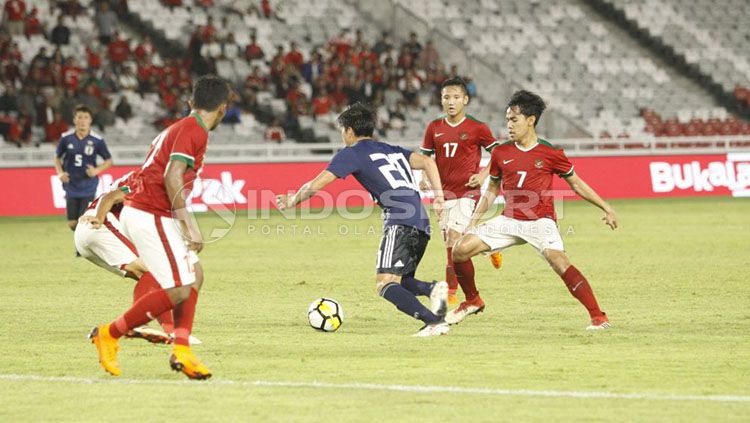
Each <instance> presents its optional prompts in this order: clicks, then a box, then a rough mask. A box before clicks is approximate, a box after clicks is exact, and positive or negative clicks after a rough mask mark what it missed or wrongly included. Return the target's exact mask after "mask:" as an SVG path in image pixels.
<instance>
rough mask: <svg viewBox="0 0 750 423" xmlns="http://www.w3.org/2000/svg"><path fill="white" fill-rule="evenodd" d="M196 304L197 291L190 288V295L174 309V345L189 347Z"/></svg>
mask: <svg viewBox="0 0 750 423" xmlns="http://www.w3.org/2000/svg"><path fill="white" fill-rule="evenodd" d="M196 304H198V291H196V290H195V289H193V288H190V295H189V296H188V298H187V299H185V301H183V302H181V303H179V304H177V306H175V308H174V343H175V345H186V346H189V345H190V333H191V332H192V331H193V320H194V319H195V306H196Z"/></svg>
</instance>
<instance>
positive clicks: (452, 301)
mask: <svg viewBox="0 0 750 423" xmlns="http://www.w3.org/2000/svg"><path fill="white" fill-rule="evenodd" d="M456 304H458V295H456V290H455V289H448V305H456Z"/></svg>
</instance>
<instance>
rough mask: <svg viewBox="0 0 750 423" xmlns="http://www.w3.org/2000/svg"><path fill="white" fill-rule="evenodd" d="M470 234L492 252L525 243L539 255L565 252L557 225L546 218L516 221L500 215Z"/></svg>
mask: <svg viewBox="0 0 750 423" xmlns="http://www.w3.org/2000/svg"><path fill="white" fill-rule="evenodd" d="M471 233H473V234H475V235H477V236H478V237H479V239H481V240H482V241H483V242H484V243H485V244H487V245H489V246H490V249H491V250H492V252H495V251H502V250H504V249H506V248H508V247H511V246H513V245H520V244H525V243H527V242H528V243H529V244H530V245H531V246H532V247H534V248H535V249H536V250H537V251H538V252H539V253H540V254H541V253H542V252H543V251H544V250H546V249H550V250H560V251H564V250H565V247H564V246H563V241H562V237H561V236H560V230H559V229H557V224H556V223H555V221H554V220H552V219H548V218H543V219H537V220H517V219H511V218H509V217H506V216H502V215H500V216H497V217H495V218H493V219H491V220H488V221H487V222H485V223H483V224H481V225H479V226H477V227H476V228H474V229H473V230H472V231H471Z"/></svg>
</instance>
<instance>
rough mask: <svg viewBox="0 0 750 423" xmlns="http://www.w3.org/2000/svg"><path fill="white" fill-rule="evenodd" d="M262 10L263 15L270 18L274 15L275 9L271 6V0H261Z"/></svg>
mask: <svg viewBox="0 0 750 423" xmlns="http://www.w3.org/2000/svg"><path fill="white" fill-rule="evenodd" d="M260 10H262V11H263V16H265V17H266V18H270V17H271V16H272V15H273V9H272V8H271V2H270V1H269V0H261V2H260Z"/></svg>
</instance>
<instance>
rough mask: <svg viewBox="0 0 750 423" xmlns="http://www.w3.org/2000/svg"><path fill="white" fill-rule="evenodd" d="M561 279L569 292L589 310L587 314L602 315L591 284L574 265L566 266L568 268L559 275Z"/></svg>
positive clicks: (592, 315)
mask: <svg viewBox="0 0 750 423" xmlns="http://www.w3.org/2000/svg"><path fill="white" fill-rule="evenodd" d="M561 278H562V280H563V281H565V286H567V287H568V291H570V294H571V295H572V296H574V297H576V298H577V299H578V301H580V302H581V304H583V306H584V307H586V310H588V311H589V315H590V316H591V317H592V318H593V317H598V316H601V315H602V311H601V309H599V304H597V303H596V297H595V296H594V291H593V290H591V286H590V285H589V282H588V281H587V280H586V278H585V277H584V276H583V275H582V274H581V272H579V271H578V269H576V268H575V266H572V265H571V266H570V267H568V270H566V271H565V273H563V274H562V276H561Z"/></svg>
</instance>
